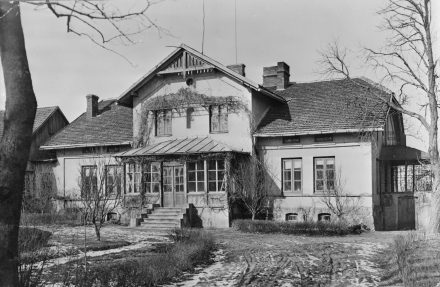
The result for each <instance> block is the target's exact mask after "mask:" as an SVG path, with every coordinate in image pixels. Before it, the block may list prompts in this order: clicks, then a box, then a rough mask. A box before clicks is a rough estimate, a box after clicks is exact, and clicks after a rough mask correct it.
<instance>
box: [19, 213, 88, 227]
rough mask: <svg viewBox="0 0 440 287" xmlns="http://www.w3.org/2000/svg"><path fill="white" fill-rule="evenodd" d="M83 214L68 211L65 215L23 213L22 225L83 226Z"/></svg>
mask: <svg viewBox="0 0 440 287" xmlns="http://www.w3.org/2000/svg"><path fill="white" fill-rule="evenodd" d="M81 224H82V222H81V213H80V211H78V210H66V212H63V213H22V214H21V225H31V226H41V225H69V226H78V225H81Z"/></svg>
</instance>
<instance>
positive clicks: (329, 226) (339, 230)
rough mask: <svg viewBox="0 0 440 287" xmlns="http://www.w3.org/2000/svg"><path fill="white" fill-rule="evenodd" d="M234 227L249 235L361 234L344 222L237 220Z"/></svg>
mask: <svg viewBox="0 0 440 287" xmlns="http://www.w3.org/2000/svg"><path fill="white" fill-rule="evenodd" d="M232 225H233V227H234V228H235V229H237V230H239V231H242V232H249V233H284V234H295V235H326V236H334V235H347V234H353V233H359V230H360V229H359V228H357V227H355V226H348V225H347V224H344V223H343V222H308V221H305V222H277V221H268V220H247V219H243V220H242V219H240V220H235V221H234V222H233V223H232Z"/></svg>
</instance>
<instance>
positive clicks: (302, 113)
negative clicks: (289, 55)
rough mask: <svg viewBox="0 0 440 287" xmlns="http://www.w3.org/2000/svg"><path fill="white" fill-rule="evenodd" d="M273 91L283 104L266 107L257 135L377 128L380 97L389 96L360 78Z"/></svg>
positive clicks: (381, 115)
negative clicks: (283, 100)
mask: <svg viewBox="0 0 440 287" xmlns="http://www.w3.org/2000/svg"><path fill="white" fill-rule="evenodd" d="M371 91H373V92H374V94H375V95H373V93H371ZM276 92H277V93H278V94H279V95H281V96H282V97H284V98H285V99H286V101H287V104H278V105H276V106H272V107H271V108H270V110H269V111H268V113H267V114H266V116H265V117H264V118H263V120H262V121H261V123H260V125H259V127H258V129H257V132H256V135H257V136H281V135H301V134H317V133H337V132H354V131H360V130H364V131H365V130H380V129H383V127H384V124H385V120H386V114H387V111H388V106H387V104H386V103H385V102H384V99H385V100H389V99H390V97H392V95H391V94H388V93H386V92H385V91H384V90H382V89H380V88H378V87H377V86H375V85H372V84H370V83H368V82H367V81H365V80H363V79H354V82H353V81H351V80H331V81H321V82H312V83H293V84H291V85H290V86H289V87H288V88H286V89H285V90H281V91H280V90H277V91H276ZM377 96H380V97H382V99H379V98H378V97H377Z"/></svg>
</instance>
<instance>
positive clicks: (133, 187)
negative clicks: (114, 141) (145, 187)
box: [125, 163, 142, 193]
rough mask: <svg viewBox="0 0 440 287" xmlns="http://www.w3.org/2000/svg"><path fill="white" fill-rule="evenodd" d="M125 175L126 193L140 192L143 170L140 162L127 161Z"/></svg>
mask: <svg viewBox="0 0 440 287" xmlns="http://www.w3.org/2000/svg"><path fill="white" fill-rule="evenodd" d="M125 168H126V175H125V193H139V192H140V187H141V178H142V171H141V165H140V164H138V163H127V165H126V167H125Z"/></svg>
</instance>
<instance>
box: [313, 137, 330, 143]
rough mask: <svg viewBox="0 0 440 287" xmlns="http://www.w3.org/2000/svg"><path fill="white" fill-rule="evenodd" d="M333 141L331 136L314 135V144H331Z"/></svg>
mask: <svg viewBox="0 0 440 287" xmlns="http://www.w3.org/2000/svg"><path fill="white" fill-rule="evenodd" d="M332 141H333V135H316V136H315V142H317V143H321V142H332Z"/></svg>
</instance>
